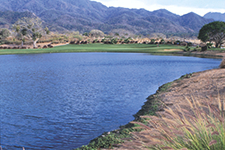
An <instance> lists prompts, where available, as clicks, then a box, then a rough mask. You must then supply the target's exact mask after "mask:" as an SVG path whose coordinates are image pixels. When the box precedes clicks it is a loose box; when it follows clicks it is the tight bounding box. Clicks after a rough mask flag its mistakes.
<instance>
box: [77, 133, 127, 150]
mask: <svg viewBox="0 0 225 150" xmlns="http://www.w3.org/2000/svg"><path fill="white" fill-rule="evenodd" d="M122 142H123V141H122V139H121V138H120V137H119V136H118V135H116V133H110V134H108V133H104V134H103V135H101V137H98V138H96V139H94V140H92V141H91V142H90V143H89V144H88V145H86V146H82V147H80V148H77V149H76V150H98V149H100V148H113V146H114V145H116V144H119V143H122Z"/></svg>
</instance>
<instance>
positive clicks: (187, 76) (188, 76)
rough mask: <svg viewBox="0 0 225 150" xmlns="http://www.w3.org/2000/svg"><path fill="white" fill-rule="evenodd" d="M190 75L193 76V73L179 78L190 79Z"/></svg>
mask: <svg viewBox="0 0 225 150" xmlns="http://www.w3.org/2000/svg"><path fill="white" fill-rule="evenodd" d="M192 75H193V73H189V74H185V75H183V76H181V77H180V79H184V78H191V77H192Z"/></svg>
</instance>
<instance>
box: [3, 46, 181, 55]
mask: <svg viewBox="0 0 225 150" xmlns="http://www.w3.org/2000/svg"><path fill="white" fill-rule="evenodd" d="M182 49H184V47H183V46H176V45H159V47H157V45H150V44H118V45H116V44H86V45H71V44H69V45H64V46H57V47H54V48H47V49H0V55H10V54H38V53H76V52H123V53H165V54H167V53H168V54H169V53H173V52H177V51H179V50H180V51H182Z"/></svg>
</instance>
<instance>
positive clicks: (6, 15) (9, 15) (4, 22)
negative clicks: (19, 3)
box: [0, 11, 36, 28]
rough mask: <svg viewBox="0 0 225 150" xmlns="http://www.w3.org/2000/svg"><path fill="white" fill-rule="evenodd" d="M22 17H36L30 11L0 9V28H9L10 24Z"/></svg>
mask: <svg viewBox="0 0 225 150" xmlns="http://www.w3.org/2000/svg"><path fill="white" fill-rule="evenodd" d="M23 17H29V18H32V17H36V16H35V15H34V14H33V13H31V12H12V11H5V12H3V11H0V27H1V28H9V27H10V26H11V25H12V24H14V23H15V22H16V21H17V20H18V19H20V18H23Z"/></svg>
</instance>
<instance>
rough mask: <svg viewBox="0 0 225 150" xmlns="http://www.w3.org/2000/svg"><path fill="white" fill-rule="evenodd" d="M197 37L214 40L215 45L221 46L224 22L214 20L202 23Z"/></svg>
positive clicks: (224, 35) (224, 34) (224, 38)
mask: <svg viewBox="0 0 225 150" xmlns="http://www.w3.org/2000/svg"><path fill="white" fill-rule="evenodd" d="M198 39H200V40H202V41H203V42H215V43H216V47H221V45H222V44H223V43H224V40H225V22H222V21H215V22H211V23H209V24H206V25H204V26H203V27H202V28H201V29H200V31H199V34H198Z"/></svg>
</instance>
